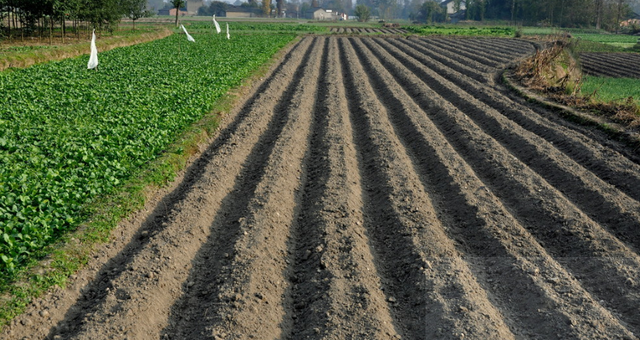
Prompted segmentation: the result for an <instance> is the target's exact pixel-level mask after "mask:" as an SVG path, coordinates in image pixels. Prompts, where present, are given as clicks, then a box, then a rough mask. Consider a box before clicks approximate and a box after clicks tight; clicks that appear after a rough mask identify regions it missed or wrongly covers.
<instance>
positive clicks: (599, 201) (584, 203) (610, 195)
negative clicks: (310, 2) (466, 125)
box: [384, 40, 640, 252]
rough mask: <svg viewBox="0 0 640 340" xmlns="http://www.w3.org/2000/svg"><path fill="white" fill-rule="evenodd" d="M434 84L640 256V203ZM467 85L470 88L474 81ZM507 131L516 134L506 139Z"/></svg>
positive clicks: (432, 64) (449, 87) (450, 87)
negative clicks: (639, 228)
mask: <svg viewBox="0 0 640 340" xmlns="http://www.w3.org/2000/svg"><path fill="white" fill-rule="evenodd" d="M384 42H385V43H386V42H387V41H386V40H385V41H384ZM393 46H395V47H398V46H400V47H399V48H400V49H404V50H402V51H401V50H399V49H397V50H392V49H390V52H392V53H397V52H401V53H406V56H409V57H413V58H416V59H413V60H415V61H416V62H421V63H422V64H423V65H425V66H427V67H428V68H429V69H430V70H433V71H434V72H436V73H437V75H438V76H442V75H446V74H447V73H454V72H455V71H454V70H452V69H450V68H447V67H446V66H445V65H443V64H440V63H438V62H437V61H434V60H429V59H426V58H424V57H422V56H421V55H420V54H419V52H417V51H412V50H409V49H407V46H406V45H405V46H402V45H398V44H393ZM400 57H401V58H402V56H400ZM410 64H411V63H409V64H408V65H410ZM416 72H418V73H421V74H423V75H425V76H427V77H429V74H428V71H426V69H416ZM424 72H427V73H424ZM462 77H463V75H461V74H456V73H454V74H453V76H446V78H453V79H460V78H462ZM434 79H435V80H436V81H435V82H434V84H436V83H437V84H439V86H438V88H437V89H436V87H435V86H434V89H436V91H438V92H440V93H441V94H443V95H445V96H448V97H449V98H456V100H455V105H456V106H457V107H458V108H460V109H461V110H462V111H465V113H468V116H469V117H470V118H471V119H473V120H474V122H475V123H476V124H478V125H479V126H480V127H482V128H483V129H484V131H485V132H487V134H489V135H491V136H492V137H493V138H494V139H496V140H497V141H498V142H500V143H501V144H502V145H503V146H504V147H506V148H507V149H508V150H509V151H510V152H511V153H513V154H514V155H515V156H516V157H518V159H519V160H520V161H522V162H523V163H525V164H527V166H528V167H530V168H531V169H533V170H534V171H536V172H537V173H538V174H539V175H540V176H542V177H543V178H544V179H545V180H546V181H548V182H549V183H550V184H551V185H553V186H554V187H556V188H557V189H558V190H560V191H561V192H562V193H563V195H565V196H567V198H568V199H570V200H571V201H572V202H573V203H574V204H575V205H576V206H578V207H579V208H580V209H581V210H582V211H584V212H585V213H587V215H589V216H590V217H591V218H592V219H594V220H595V221H597V222H599V223H600V224H602V225H604V226H605V227H606V228H607V229H608V230H609V231H611V232H612V233H613V234H614V235H616V237H618V238H620V239H621V240H622V241H624V242H625V243H627V244H628V245H629V246H631V247H632V248H634V249H635V251H636V252H637V250H638V249H640V230H638V228H636V226H637V225H640V202H638V201H637V200H635V199H633V198H632V197H629V196H628V195H626V193H624V192H622V191H620V190H618V189H616V188H615V187H613V186H612V185H611V184H609V183H606V182H604V181H603V180H602V179H600V178H599V177H598V176H597V175H596V174H594V173H592V172H591V171H589V170H588V169H585V168H584V167H583V166H582V165H580V164H578V163H577V162H574V161H573V159H571V158H570V157H569V156H568V155H566V154H564V153H563V152H560V151H559V150H557V149H556V147H555V145H553V144H552V143H549V142H548V141H546V140H545V139H543V138H541V137H539V136H538V135H535V134H533V133H531V132H530V131H528V130H526V129H524V128H522V127H521V126H519V125H518V124H516V123H515V122H513V121H511V120H509V119H507V118H506V117H504V116H502V115H501V114H500V113H499V112H497V110H496V109H494V108H493V107H490V106H488V105H485V104H486V103H484V102H480V101H478V100H477V99H475V98H474V97H472V96H470V95H466V93H465V92H457V87H456V85H455V84H453V83H449V84H446V82H444V81H440V80H438V79H437V77H436V78H434ZM467 79H468V81H469V82H471V81H472V80H471V79H469V78H467ZM476 85H477V84H476ZM478 86H479V85H478ZM506 130H508V131H511V133H506V134H505V133H504V131H506Z"/></svg>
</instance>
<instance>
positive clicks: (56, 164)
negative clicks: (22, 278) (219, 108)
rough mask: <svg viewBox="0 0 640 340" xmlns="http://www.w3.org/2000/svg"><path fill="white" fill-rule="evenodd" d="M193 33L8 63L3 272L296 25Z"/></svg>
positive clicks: (52, 236)
mask: <svg viewBox="0 0 640 340" xmlns="http://www.w3.org/2000/svg"><path fill="white" fill-rule="evenodd" d="M194 38H195V39H196V43H190V42H187V41H186V39H185V37H184V35H173V36H170V37H168V38H165V39H162V40H157V41H154V42H150V43H146V44H141V45H136V46H131V47H127V48H118V49H114V50H111V51H109V52H105V53H100V54H99V61H100V65H99V69H98V71H95V70H87V66H86V65H87V60H88V56H83V57H80V58H74V59H67V60H64V61H61V62H51V63H47V64H43V65H37V66H34V67H31V68H27V69H18V70H13V71H5V72H0V94H1V95H0V275H10V274H11V273H12V272H14V271H15V270H16V269H17V268H19V267H20V266H21V264H23V263H24V262H25V261H26V260H27V259H29V257H30V256H31V254H33V253H34V252H35V251H37V250H38V249H41V248H42V247H44V246H46V245H47V244H50V243H51V242H53V241H55V240H56V237H58V236H59V235H61V234H62V233H64V232H66V231H68V230H70V229H73V228H75V227H77V226H78V225H79V224H80V223H81V222H82V221H83V219H86V212H85V211H84V207H86V206H87V204H88V203H90V202H91V201H92V200H95V199H96V198H97V197H98V196H99V195H104V194H108V193H110V192H112V191H113V189H114V188H115V187H117V186H118V185H120V184H121V183H122V182H123V181H125V180H126V179H127V178H129V177H130V176H131V175H132V174H134V173H135V172H136V170H137V169H139V168H140V167H142V166H144V165H145V163H148V162H149V161H150V160H152V159H154V158H156V157H157V156H158V155H159V154H161V153H162V152H163V151H164V150H165V149H166V148H167V146H168V145H169V144H170V143H171V142H173V141H174V140H175V138H176V137H177V135H178V134H180V132H181V131H183V130H184V129H185V128H186V127H187V126H189V125H190V124H192V123H193V122H195V121H197V120H198V119H200V118H201V117H202V116H203V115H204V114H206V113H207V112H209V111H210V110H211V109H212V103H213V102H214V100H216V99H217V98H219V97H220V96H221V95H222V94H223V93H225V92H226V91H227V90H228V89H229V88H230V87H232V86H235V85H238V84H239V83H240V81H241V80H242V79H243V78H245V77H246V76H248V75H249V74H250V73H251V72H252V71H253V70H255V69H256V68H257V67H258V66H260V65H261V64H263V63H264V62H265V61H266V60H267V59H268V58H270V57H271V56H272V55H273V54H274V53H275V52H276V51H278V50H279V49H280V48H282V47H283V46H284V45H285V44H287V43H288V42H289V41H291V40H292V39H293V38H294V36H293V35H269V36H263V35H253V36H252V35H243V36H235V37H233V38H232V39H231V40H227V39H226V37H225V36H223V35H212V34H206V35H194Z"/></svg>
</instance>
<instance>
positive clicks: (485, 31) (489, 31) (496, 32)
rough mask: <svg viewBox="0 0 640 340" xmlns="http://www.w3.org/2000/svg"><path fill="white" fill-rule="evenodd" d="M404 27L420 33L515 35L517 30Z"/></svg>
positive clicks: (463, 27)
mask: <svg viewBox="0 0 640 340" xmlns="http://www.w3.org/2000/svg"><path fill="white" fill-rule="evenodd" d="M402 28H404V29H406V30H407V31H408V32H410V33H414V34H420V35H457V36H489V37H513V36H514V35H515V32H516V29H515V28H513V27H473V26H471V27H465V26H403V27H402Z"/></svg>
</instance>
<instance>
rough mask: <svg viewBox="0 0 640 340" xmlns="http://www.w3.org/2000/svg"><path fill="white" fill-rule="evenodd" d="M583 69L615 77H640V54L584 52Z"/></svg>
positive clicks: (582, 57)
mask: <svg viewBox="0 0 640 340" xmlns="http://www.w3.org/2000/svg"><path fill="white" fill-rule="evenodd" d="M580 60H581V62H582V69H583V71H584V72H585V73H587V74H590V75H594V76H602V77H613V78H640V54H638V53H582V54H581V55H580Z"/></svg>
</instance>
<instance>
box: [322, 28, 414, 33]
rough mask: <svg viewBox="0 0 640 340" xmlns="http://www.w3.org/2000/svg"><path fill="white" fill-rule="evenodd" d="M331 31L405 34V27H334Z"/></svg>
mask: <svg viewBox="0 0 640 340" xmlns="http://www.w3.org/2000/svg"><path fill="white" fill-rule="evenodd" d="M330 32H331V33H341V34H405V33H407V30H405V29H404V28H362V27H333V28H331V30H330Z"/></svg>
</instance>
